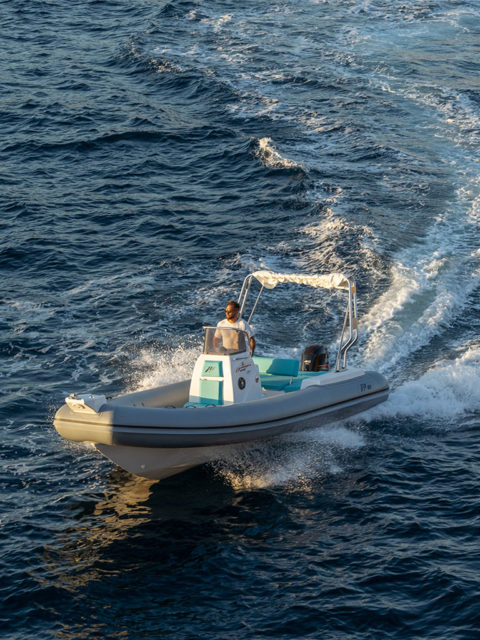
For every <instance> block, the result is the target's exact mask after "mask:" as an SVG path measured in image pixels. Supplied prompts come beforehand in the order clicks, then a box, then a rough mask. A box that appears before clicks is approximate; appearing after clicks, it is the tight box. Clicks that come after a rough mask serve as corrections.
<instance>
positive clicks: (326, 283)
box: [251, 271, 352, 291]
mask: <svg viewBox="0 0 480 640" xmlns="http://www.w3.org/2000/svg"><path fill="white" fill-rule="evenodd" d="M251 275H252V276H253V277H254V278H256V279H257V280H258V281H259V282H260V284H261V285H262V286H263V287H265V288H266V289H274V288H275V287H276V286H277V284H284V283H286V282H293V283H296V284H305V285H307V286H309V287H317V288H318V287H320V288H322V289H345V290H347V291H348V289H349V288H350V284H352V281H351V279H350V278H348V277H347V276H344V275H343V273H328V274H324V275H308V274H305V273H274V272H273V271H255V272H254V273H252V274H251Z"/></svg>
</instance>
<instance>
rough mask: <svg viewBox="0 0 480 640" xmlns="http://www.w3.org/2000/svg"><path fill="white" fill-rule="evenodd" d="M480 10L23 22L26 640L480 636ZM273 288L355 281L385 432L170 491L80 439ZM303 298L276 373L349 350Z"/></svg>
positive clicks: (11, 416) (289, 313) (8, 276)
mask: <svg viewBox="0 0 480 640" xmlns="http://www.w3.org/2000/svg"><path fill="white" fill-rule="evenodd" d="M479 8H480V6H479V4H478V2H477V1H476V0H470V1H465V2H464V1H461V0H441V1H440V0H431V1H429V2H427V1H423V0H402V2H399V1H397V0H393V1H392V0H390V1H389V2H384V1H383V0H363V1H360V0H336V1H333V0H332V1H328V0H323V1H313V0H310V1H308V0H299V1H296V2H293V1H292V0H285V1H282V2H276V3H273V4H272V3H262V2H258V1H257V2H251V1H249V0H247V1H245V2H241V3H231V2H222V1H216V2H211V3H198V2H181V1H174V2H170V3H166V2H163V1H160V2H156V3H152V2H145V1H140V2H138V1H137V2H135V3H133V2H129V1H128V0H125V1H122V2H120V1H116V2H108V3H106V2H100V1H91V2H65V0H50V1H48V2H32V1H28V2H27V1H24V0H10V1H9V2H4V3H3V4H2V9H1V12H0V24H1V26H2V36H3V37H2V39H1V41H0V42H1V44H0V47H1V57H2V60H3V63H2V70H1V72H0V82H1V95H2V109H1V111H0V124H1V132H2V133H1V143H0V144H1V152H2V172H1V175H0V181H1V186H2V189H1V192H0V203H1V208H2V216H1V221H0V226H1V253H0V278H1V292H2V295H1V319H0V323H1V325H0V340H1V342H0V357H1V368H0V376H1V382H2V395H1V412H2V421H1V427H2V440H1V445H0V455H1V459H2V466H1V470H0V474H1V475H0V477H1V485H0V486H1V489H0V507H1V508H0V522H1V539H2V542H1V544H2V553H1V560H0V598H1V601H2V606H1V608H0V623H1V624H0V626H1V628H2V629H3V633H4V637H5V638H9V639H11V640H17V639H19V640H20V639H24V638H40V639H41V638H49V639H50V638H52V637H54V638H58V639H61V640H70V639H78V638H88V639H90V638H151V637H168V638H170V637H171V638H175V639H180V638H188V639H191V638H202V639H203V638H205V639H207V638H219V639H220V638H222V639H223V638H232V639H233V638H235V639H236V640H237V639H242V638H245V639H251V638H282V639H293V638H295V639H298V638H325V639H335V640H337V639H338V640H341V639H343V638H345V639H346V638H348V639H349V640H357V639H358V640H359V639H362V640H364V639H370V638H387V637H388V638H394V639H409V640H410V639H411V638H422V639H423V638H431V639H435V640H437V639H438V638H449V639H454V638H455V639H467V638H468V639H470V638H471V639H473V638H478V629H479V627H480V605H479V595H480V594H479V578H478V575H479V570H480V564H479V545H478V537H479V533H480V528H479V518H480V507H479V500H478V488H479V480H480V478H479V468H480V467H479V460H480V447H479V441H480V428H479V426H480V423H479V412H480V395H479V391H478V389H479V379H480V373H479V356H480V341H479V338H478V336H479V329H480V327H479V325H480V321H479V306H480V295H479V285H480V266H479V257H480V250H479V248H478V237H479V233H478V226H479V221H480V205H479V203H480V174H479V166H480V165H479V162H480V152H479V142H480V135H479V131H480V81H479V79H478V78H479V70H480V69H479V62H478V60H479V54H480V46H479V37H480V18H479ZM258 267H266V268H271V269H274V270H281V271H306V272H309V273H316V272H327V271H331V270H340V271H346V272H350V273H353V274H354V275H355V277H356V279H357V282H358V287H359V315H360V317H361V324H360V332H361V340H360V342H359V344H358V346H357V347H356V348H355V353H354V354H353V353H352V359H353V361H354V362H355V363H356V364H359V365H365V366H369V367H371V368H376V369H378V370H380V371H381V372H382V373H384V374H385V375H386V376H387V377H388V378H389V380H390V382H391V384H392V389H393V391H392V395H391V398H390V400H389V401H388V402H387V403H385V404H384V405H382V406H380V407H378V408H376V409H375V410H372V411H371V412H370V413H367V414H365V415H363V416H362V417H360V418H357V419H355V420H353V421H350V422H348V423H344V424H338V425H333V426H331V427H330V428H328V429H324V430H318V431H313V432H310V433H308V434H302V435H299V436H295V437H292V436H289V437H286V438H284V439H281V440H278V441H276V442H273V443H271V444H263V445H258V446H256V447H250V448H245V449H238V450H235V451H232V452H230V453H229V454H228V455H226V456H225V458H224V459H223V460H220V461H218V463H217V464H215V465H214V466H211V467H200V468H197V469H193V470H191V471H189V472H188V473H186V474H183V475H180V476H177V477H174V478H171V479H168V480H166V481H162V482H150V481H146V480H141V479H138V478H134V477H133V476H130V475H129V474H127V473H125V472H123V471H121V470H119V469H116V468H114V467H113V466H112V465H111V464H110V463H109V462H108V461H106V460H105V459H103V458H102V457H100V456H99V455H98V454H97V453H96V452H95V451H94V450H92V449H87V448H85V447H82V446H76V445H73V444H71V443H68V442H65V441H63V440H61V439H60V437H59V436H57V434H56V433H55V431H54V429H53V427H52V416H53V413H54V411H55V409H56V408H57V407H58V406H59V405H60V404H61V403H62V401H63V398H64V396H65V395H66V394H67V393H70V392H72V391H77V392H81V391H91V392H102V393H105V392H106V393H118V392H121V391H125V390H133V389H139V388H144V387H148V386H151V385H153V384H158V383H162V382H164V381H166V380H172V379H180V378H183V377H184V376H185V375H188V374H189V373H190V371H191V369H192V367H193V362H194V360H195V357H196V353H197V351H198V347H199V344H200V334H199V329H200V327H201V326H202V324H205V323H213V322H215V321H216V319H217V318H218V317H221V313H222V309H223V306H224V303H225V300H226V299H228V298H230V297H232V295H235V294H237V295H238V291H239V287H240V285H241V282H242V279H243V277H244V276H245V275H246V274H247V273H248V272H249V270H251V269H254V268H258ZM295 293H296V292H295ZM301 294H302V296H301V297H298V298H296V297H295V296H294V291H293V290H292V289H290V288H288V286H287V287H286V288H283V289H280V288H279V289H278V290H275V291H274V292H272V293H271V294H270V298H269V300H268V303H267V304H264V305H262V307H261V308H259V312H258V315H257V319H256V331H257V338H258V343H259V351H260V352H263V353H265V354H271V353H274V352H275V351H276V350H278V349H279V348H281V349H282V352H283V353H285V354H290V355H294V354H297V355H298V354H299V353H300V351H301V349H302V347H303V346H305V345H306V344H309V343H312V342H318V341H319V340H323V341H324V342H326V343H327V344H329V345H330V346H331V348H332V349H334V347H335V341H336V338H337V335H338V324H339V321H340V310H341V306H340V305H341V301H340V300H339V299H338V300H337V299H336V298H335V297H334V299H333V300H332V301H331V300H329V299H327V298H326V297H325V296H323V295H320V294H319V293H318V292H315V291H303V290H302V291H301Z"/></svg>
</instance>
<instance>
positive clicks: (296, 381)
mask: <svg viewBox="0 0 480 640" xmlns="http://www.w3.org/2000/svg"><path fill="white" fill-rule="evenodd" d="M325 373H328V371H299V373H298V376H297V377H296V378H293V379H292V382H291V383H290V384H289V385H287V386H286V387H284V391H286V392H287V393H288V392H289V391H298V390H299V389H301V388H302V382H303V380H305V379H306V378H315V377H318V376H321V375H323V374H325Z"/></svg>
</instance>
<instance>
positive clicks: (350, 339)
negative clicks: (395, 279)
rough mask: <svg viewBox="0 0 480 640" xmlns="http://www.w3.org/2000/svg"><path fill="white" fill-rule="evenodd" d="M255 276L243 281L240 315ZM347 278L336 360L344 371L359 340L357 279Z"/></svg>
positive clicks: (257, 299)
mask: <svg viewBox="0 0 480 640" xmlns="http://www.w3.org/2000/svg"><path fill="white" fill-rule="evenodd" d="M254 277H255V276H254V274H253V273H251V274H249V275H248V276H247V277H246V278H245V280H244V281H243V284H242V289H241V291H240V296H239V298H238V302H239V304H240V316H242V315H243V312H244V310H245V305H246V302H247V298H248V295H249V293H250V288H251V286H252V280H253V279H254ZM345 278H346V280H347V281H348V302H347V309H346V311H345V319H344V322H343V327H342V333H341V335H340V342H339V347H338V353H337V358H336V361H335V371H344V370H345V369H346V368H347V352H348V351H349V349H350V348H351V347H352V346H353V345H354V344H355V343H356V342H357V340H358V323H357V288H356V285H355V280H354V279H353V278H351V277H349V276H345ZM263 290H264V286H263V285H262V286H261V288H260V291H259V293H258V295H257V297H256V300H255V303H254V305H253V307H252V310H251V312H250V315H249V317H248V322H250V321H251V319H252V316H253V314H254V313H255V310H256V308H257V305H258V301H259V300H260V296H261V295H262V293H263ZM347 330H348V335H345V334H346V333H347Z"/></svg>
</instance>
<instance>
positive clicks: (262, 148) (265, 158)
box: [256, 138, 302, 169]
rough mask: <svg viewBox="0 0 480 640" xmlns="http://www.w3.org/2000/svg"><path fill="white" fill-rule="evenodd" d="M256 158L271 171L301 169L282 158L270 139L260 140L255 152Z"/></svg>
mask: <svg viewBox="0 0 480 640" xmlns="http://www.w3.org/2000/svg"><path fill="white" fill-rule="evenodd" d="M256 155H257V157H258V158H259V159H260V160H261V162H262V164H264V165H265V166H266V167H271V168H273V169H301V168H302V166H301V165H300V164H298V163H297V162H294V161H293V160H289V159H288V158H284V157H283V156H282V155H281V154H280V153H279V152H278V151H277V150H276V149H275V147H274V145H273V142H272V139H271V138H260V140H258V147H257V151H256Z"/></svg>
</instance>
